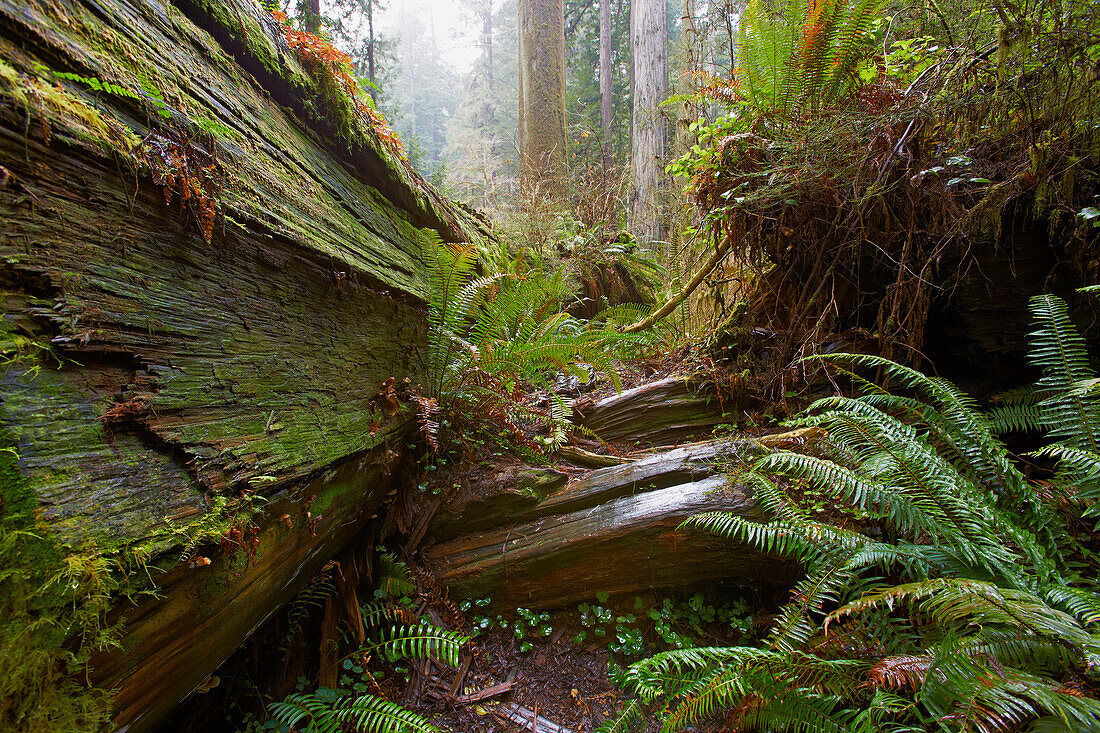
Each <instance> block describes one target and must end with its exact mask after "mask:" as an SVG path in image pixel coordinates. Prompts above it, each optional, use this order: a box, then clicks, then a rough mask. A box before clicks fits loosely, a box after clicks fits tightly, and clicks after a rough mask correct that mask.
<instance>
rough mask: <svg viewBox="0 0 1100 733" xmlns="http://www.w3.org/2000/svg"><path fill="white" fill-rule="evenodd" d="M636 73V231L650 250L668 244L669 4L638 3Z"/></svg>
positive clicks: (664, 0)
mask: <svg viewBox="0 0 1100 733" xmlns="http://www.w3.org/2000/svg"><path fill="white" fill-rule="evenodd" d="M630 46H631V50H632V51H633V68H634V114H633V125H632V127H633V129H632V137H631V164H632V165H633V168H634V193H633V197H632V200H631V206H630V229H631V231H632V232H633V233H634V235H635V236H636V237H638V240H639V241H641V242H642V243H644V244H648V243H649V242H652V241H653V240H655V239H663V238H664V225H663V222H662V217H661V175H662V171H663V169H664V157H665V147H666V139H667V131H666V125H665V121H664V117H663V116H662V114H661V110H660V104H661V102H662V101H663V100H664V99H665V97H666V96H668V0H636V1H635V2H634V3H633V5H632V7H631V14H630Z"/></svg>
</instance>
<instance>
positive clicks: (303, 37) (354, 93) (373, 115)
mask: <svg viewBox="0 0 1100 733" xmlns="http://www.w3.org/2000/svg"><path fill="white" fill-rule="evenodd" d="M271 15H272V17H273V18H275V20H277V21H279V27H280V28H281V29H282V31H283V37H284V38H286V42H287V45H289V46H290V47H291V48H292V49H293V50H294V52H295V53H296V54H298V58H300V59H302V60H303V61H305V62H308V63H312V64H315V65H317V66H319V67H321V68H322V69H324V70H325V71H326V72H327V73H329V74H331V75H332V78H333V79H335V80H336V82H337V83H338V84H339V85H340V87H341V88H342V89H343V90H344V92H345V93H347V95H348V97H350V98H351V101H352V104H354V105H355V111H356V112H357V113H358V115H359V118H360V119H361V120H362V121H364V122H366V123H367V125H368V126H369V127H370V128H371V129H373V130H374V131H375V133H376V134H377V135H378V139H379V140H381V141H382V143H383V144H384V145H385V146H386V147H387V148H388V149H389V150H390V152H392V153H393V154H394V155H396V156H397V157H398V158H401V159H402V160H404V158H405V146H404V145H402V144H401V140H400V139H398V137H397V133H396V132H394V130H393V128H392V127H390V124H389V123H388V122H387V121H386V118H385V117H383V116H382V113H381V112H379V111H378V110H376V109H375V108H374V107H373V106H372V105H371V103H370V102H369V98H368V96H367V94H366V92H364V91H363V87H362V85H361V84H360V83H359V80H358V79H356V78H355V77H354V76H353V75H352V74H351V68H352V66H351V56H348V55H347V54H346V53H344V52H343V51H341V50H340V49H338V48H336V47H335V46H333V45H332V43H330V42H329V41H328V40H327V39H325V38H322V37H321V36H318V35H315V34H313V33H309V32H307V31H303V30H298V29H297V28H295V27H294V26H293V25H291V24H290V20H289V19H288V18H287V17H286V13H283V12H281V11H278V10H276V11H274V12H273V13H272V14H271Z"/></svg>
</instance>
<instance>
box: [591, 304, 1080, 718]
mask: <svg viewBox="0 0 1100 733" xmlns="http://www.w3.org/2000/svg"><path fill="white" fill-rule="evenodd" d="M1032 309H1033V312H1034V315H1035V318H1036V330H1035V331H1034V332H1033V333H1032V335H1031V341H1032V349H1031V361H1032V363H1033V364H1034V365H1035V366H1037V367H1039V368H1041V369H1042V372H1043V376H1042V378H1041V379H1040V380H1039V382H1038V383H1037V384H1036V386H1035V388H1034V389H1032V390H1027V391H1025V392H1021V393H1016V394H1013V395H1010V396H1009V397H1008V398H1007V399H1006V401H1005V404H1004V405H1003V406H1001V407H998V408H996V409H994V410H993V411H990V412H983V411H982V410H980V409H979V407H978V405H977V403H975V402H974V401H973V400H972V399H971V398H969V397H968V396H967V395H966V394H964V393H962V392H960V391H959V390H958V389H956V388H955V387H954V386H953V385H951V384H950V383H949V382H946V381H944V380H942V379H937V378H934V377H927V376H924V375H922V374H921V373H920V372H917V371H915V370H913V369H910V368H908V367H905V366H901V365H899V364H896V363H894V362H891V361H889V360H886V359H884V358H882V357H878V356H869V355H845V354H836V355H832V356H829V357H824V361H825V362H826V363H827V364H828V365H829V366H830V367H831V368H833V369H834V370H836V371H838V372H839V373H840V374H842V375H844V376H846V377H848V378H849V379H850V380H851V383H852V384H853V386H854V387H855V388H856V389H857V391H858V392H860V393H862V394H861V395H860V396H857V397H845V396H836V397H827V398H824V399H821V400H818V401H817V402H815V403H814V404H813V405H812V406H810V408H808V409H807V410H806V412H805V413H804V414H803V415H801V416H799V417H798V418H796V419H795V420H794V421H793V423H794V424H795V425H798V426H813V427H820V428H824V429H825V430H826V431H827V432H828V439H827V440H826V441H825V442H824V443H823V444H822V445H820V447H819V449H818V450H815V451H814V452H792V451H779V452H774V453H771V454H769V455H766V456H764V457H763V458H760V459H759V460H757V461H756V462H755V463H754V464H753V465H751V466H749V467H746V469H745V475H744V477H745V478H747V479H748V480H749V481H751V482H752V484H753V486H754V488H755V490H756V492H757V496H758V497H759V500H760V502H761V504H762V505H763V506H764V507H765V508H766V510H767V511H768V512H769V514H771V515H772V521H770V522H767V523H756V522H753V521H750V520H746V519H744V518H742V517H741V516H739V515H734V514H728V513H721V512H719V513H711V514H705V515H700V516H696V517H694V518H692V519H691V520H690V521H689V522H688V525H689V526H690V527H693V528H697V529H700V530H705V531H709V532H712V533H715V534H718V535H720V536H722V537H726V538H728V539H730V540H732V541H737V542H747V543H751V544H754V545H756V546H758V547H760V548H761V549H762V550H764V551H767V552H770V553H777V554H782V555H789V556H792V557H795V558H797V559H798V560H799V561H800V563H802V565H803V566H804V567H805V568H806V575H805V577H804V578H803V579H802V580H801V581H800V582H799V583H798V584H797V585H796V586H795V588H794V590H793V591H792V593H791V596H792V601H791V602H790V603H789V604H788V605H786V606H785V607H784V608H783V609H782V610H781V611H780V612H779V613H778V614H777V616H776V619H775V621H774V623H773V625H772V627H771V631H770V633H769V635H768V637H767V639H766V643H765V644H764V645H762V646H758V647H757V646H750V647H692V648H689V649H683V650H673V651H669V652H665V653H661V654H657V655H655V656H652V657H650V658H648V659H645V660H643V661H641V662H638V663H636V664H633V665H631V667H630V668H629V669H628V670H627V673H626V675H625V679H626V684H627V687H628V689H629V690H630V691H632V692H633V693H634V694H636V695H637V696H638V698H637V702H635V703H634V704H633V705H632V706H630V707H628V708H627V709H626V710H624V711H623V712H622V713H621V715H620V716H619V718H618V719H617V720H615V721H612V722H609V723H608V724H607V725H605V726H604V727H603V728H602V729H601V730H602V731H604V733H607V732H608V731H626V730H629V729H630V723H631V722H633V720H634V719H635V718H638V717H640V716H641V712H642V711H643V709H645V707H646V706H649V705H653V704H655V703H657V702H658V701H660V703H661V704H662V705H663V706H664V712H662V714H661V716H660V717H661V719H662V721H663V727H662V729H663V730H668V731H674V730H682V729H684V728H685V727H687V726H689V725H690V724H692V723H695V722H697V721H699V720H700V719H703V718H706V717H708V716H713V715H721V716H722V717H723V719H724V720H725V721H726V722H727V723H729V724H731V725H733V726H735V727H736V728H738V729H746V730H805V731H830V730H833V731H879V730H881V731H887V730H888V731H903V730H909V731H923V730H928V729H933V728H938V727H943V728H946V729H949V730H981V731H1001V730H1019V729H1022V728H1023V727H1024V726H1025V725H1026V726H1027V729H1028V730H1033V731H1040V730H1041V731H1055V730H1065V731H1084V730H1097V729H1100V699H1097V697H1096V690H1095V687H1094V685H1095V683H1096V681H1097V664H1098V663H1100V636H1098V635H1097V624H1098V623H1100V595H1097V586H1096V578H1097V570H1098V564H1100V556H1098V555H1097V552H1096V547H1095V543H1094V541H1093V532H1094V531H1095V526H1093V525H1095V522H1096V520H1097V518H1098V517H1100V514H1098V512H1097V509H1096V500H1097V499H1098V498H1100V452H1098V451H1097V447H1098V444H1097V435H1096V432H1095V430H1096V425H1097V420H1098V418H1100V402H1098V401H1097V398H1096V395H1095V384H1096V376H1095V372H1094V371H1093V370H1092V369H1091V367H1090V366H1089V361H1088V355H1087V354H1086V352H1085V350H1084V347H1083V341H1082V339H1081V337H1080V335H1079V333H1078V332H1077V330H1076V328H1075V327H1074V326H1073V324H1072V322H1071V321H1070V320H1069V317H1068V314H1067V311H1066V307H1065V304H1064V302H1062V301H1061V300H1060V299H1058V298H1056V297H1054V296H1038V297H1036V298H1034V299H1033V301H1032ZM867 372H871V373H876V374H877V375H878V379H877V380H875V381H870V380H867V379H865V378H864V377H863V376H861V373H867ZM887 386H888V387H889V388H887ZM1019 430H1033V431H1040V430H1041V431H1043V432H1045V433H1046V435H1047V441H1046V442H1045V444H1044V445H1043V446H1042V447H1041V448H1039V449H1038V450H1034V451H1030V452H1029V453H1028V454H1026V455H1025V456H1015V455H1013V454H1012V453H1011V452H1010V451H1009V449H1008V448H1007V446H1006V444H1005V442H1004V440H1003V438H1002V437H1001V433H1006V432H1009V431H1019ZM801 487H814V488H818V489H823V490H826V491H828V492H829V494H830V495H831V496H832V497H833V499H834V500H835V501H838V502H843V503H845V504H847V505H848V506H849V507H851V508H853V509H857V510H859V511H860V512H861V515H860V516H862V517H865V518H864V519H861V520H859V521H854V522H847V523H828V522H823V521H820V520H818V519H815V518H814V516H813V515H812V514H811V513H810V512H809V511H808V510H807V507H806V504H805V502H804V501H800V500H799V498H798V494H797V491H798V489H799V488H801Z"/></svg>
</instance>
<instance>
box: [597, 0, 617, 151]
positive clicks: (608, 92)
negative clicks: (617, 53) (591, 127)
mask: <svg viewBox="0 0 1100 733" xmlns="http://www.w3.org/2000/svg"><path fill="white" fill-rule="evenodd" d="M612 95H613V91H612V85H611V0H600V127H601V132H602V133H603V165H604V168H606V169H610V168H611V166H612V165H614V163H615V157H614V155H613V153H612V149H611V134H612V131H613V129H614V128H613V125H614V118H613V116H612V115H613V114H614V107H615V100H614V97H613V96H612Z"/></svg>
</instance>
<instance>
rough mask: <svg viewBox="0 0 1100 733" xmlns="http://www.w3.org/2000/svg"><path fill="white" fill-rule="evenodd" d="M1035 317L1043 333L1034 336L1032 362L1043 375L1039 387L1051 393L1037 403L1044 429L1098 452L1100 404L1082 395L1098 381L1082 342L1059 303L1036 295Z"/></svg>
mask: <svg viewBox="0 0 1100 733" xmlns="http://www.w3.org/2000/svg"><path fill="white" fill-rule="evenodd" d="M1031 312H1032V314H1033V315H1034V316H1035V319H1036V320H1037V321H1038V325H1039V328H1038V329H1036V330H1035V331H1033V332H1032V333H1031V344H1032V345H1031V351H1030V356H1029V361H1031V363H1032V364H1034V365H1035V366H1037V367H1039V368H1041V369H1042V370H1043V376H1042V377H1041V378H1040V379H1039V383H1038V385H1037V387H1038V388H1039V389H1040V390H1044V391H1049V392H1051V393H1052V395H1051V396H1050V397H1047V398H1046V399H1044V400H1043V401H1042V402H1040V403H1039V407H1040V411H1041V413H1042V423H1043V425H1044V426H1045V427H1047V428H1048V429H1049V430H1050V435H1051V436H1052V437H1053V438H1055V439H1057V440H1058V441H1059V442H1062V443H1064V444H1066V445H1068V446H1070V447H1073V448H1083V449H1086V450H1091V451H1093V452H1100V402H1098V401H1097V399H1096V396H1095V395H1094V394H1093V393H1092V391H1091V390H1085V391H1081V390H1079V389H1078V388H1079V386H1081V385H1083V384H1089V383H1092V382H1094V380H1095V379H1096V374H1095V372H1093V370H1092V367H1091V366H1090V365H1089V359H1088V352H1087V351H1086V350H1085V342H1084V339H1083V338H1081V335H1080V334H1079V333H1078V331H1077V329H1076V327H1074V325H1073V322H1072V321H1071V320H1070V318H1069V311H1068V309H1067V308H1066V304H1065V301H1063V300H1062V299H1061V298H1058V297H1056V296H1053V295H1038V296H1036V297H1034V298H1032V299H1031Z"/></svg>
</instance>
